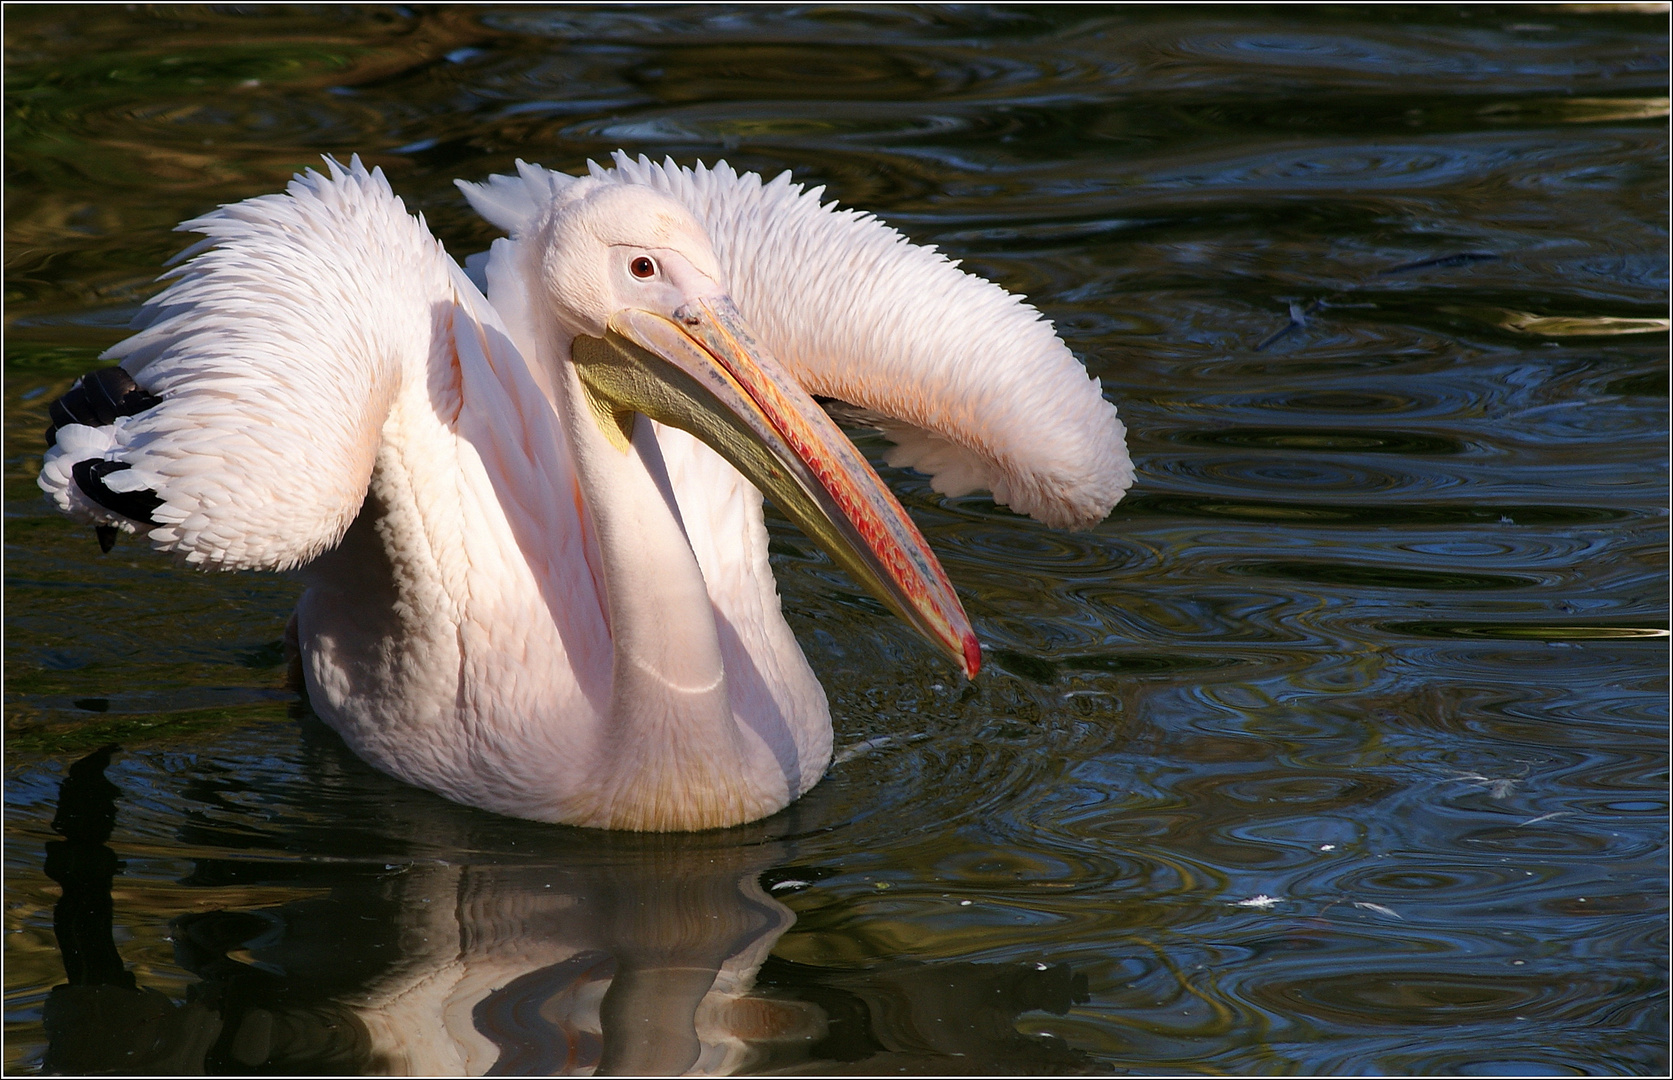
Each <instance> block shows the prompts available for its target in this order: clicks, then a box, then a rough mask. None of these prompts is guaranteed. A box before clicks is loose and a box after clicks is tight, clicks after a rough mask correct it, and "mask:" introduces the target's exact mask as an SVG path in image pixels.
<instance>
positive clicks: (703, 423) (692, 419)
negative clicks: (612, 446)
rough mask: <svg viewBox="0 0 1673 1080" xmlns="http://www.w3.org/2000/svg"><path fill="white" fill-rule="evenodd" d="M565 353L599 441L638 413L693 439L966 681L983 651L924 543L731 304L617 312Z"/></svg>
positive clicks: (721, 300)
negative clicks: (595, 417)
mask: <svg viewBox="0 0 1673 1080" xmlns="http://www.w3.org/2000/svg"><path fill="white" fill-rule="evenodd" d="M570 353H571V359H572V360H573V362H574V363H575V366H576V369H577V371H578V373H579V374H580V377H581V382H582V384H583V385H584V386H585V387H586V388H587V392H588V393H589V395H592V397H593V402H592V403H593V407H594V411H595V412H596V413H598V414H599V421H600V424H601V426H603V427H604V428H605V430H606V434H610V433H611V428H613V427H614V428H618V429H619V430H618V431H617V432H616V434H617V435H618V436H619V435H620V434H621V433H623V432H626V431H630V430H631V424H630V423H628V421H630V420H631V416H624V415H623V414H631V413H635V412H637V413H643V414H645V415H646V416H649V417H650V418H651V419H653V420H658V421H660V422H662V423H664V424H669V425H672V426H673V427H677V428H681V429H683V430H685V431H689V432H690V433H691V434H693V435H695V436H697V437H698V438H699V439H702V440H703V441H704V442H705V443H707V444H708V445H709V446H711V447H713V448H714V449H715V451H716V452H718V453H719V454H720V455H721V456H722V457H724V458H725V459H726V460H727V461H729V462H731V463H732V466H733V467H734V468H736V469H737V470H738V471H739V472H741V473H743V474H744V476H746V477H748V478H749V481H750V482H751V483H753V484H754V485H755V486H756V487H758V488H760V489H761V491H762V492H763V493H764V494H765V495H766V496H767V497H768V498H770V499H772V500H773V503H774V505H776V506H777V507H778V508H779V509H780V510H781V511H783V513H784V514H785V516H786V517H788V518H790V520H791V521H794V522H795V523H796V524H797V525H798V526H799V527H800V528H801V529H802V531H803V532H805V533H807V534H808V535H809V536H811V537H813V538H814V539H815V540H817V541H818V542H819V544H820V545H821V546H822V547H824V549H825V550H826V551H828V552H830V555H831V557H832V558H833V559H835V560H836V562H837V565H839V566H841V567H842V568H843V569H844V570H846V571H848V573H849V574H850V575H851V576H852V577H853V578H854V579H855V580H856V581H858V582H859V583H860V584H862V585H864V586H865V587H866V589H867V590H869V591H870V592H871V594H872V595H873V596H876V597H877V598H878V599H880V600H882V601H883V602H884V603H885V604H887V605H889V607H890V608H891V609H893V610H894V612H895V613H896V614H897V615H899V616H900V617H901V618H903V619H905V620H906V621H907V622H908V623H910V624H912V625H913V626H914V627H916V628H917V629H918V632H919V633H921V634H923V635H924V636H925V637H926V638H928V639H929V640H930V641H932V642H934V643H935V644H936V645H937V646H939V647H940V648H941V649H942V650H943V651H944V652H946V653H947V654H948V655H949V656H951V657H952V658H953V660H954V662H956V663H957V664H958V665H959V667H960V668H962V669H963V671H964V673H965V675H967V676H969V677H971V678H974V677H975V675H976V672H977V670H978V669H979V668H980V667H981V666H982V650H981V646H980V645H978V644H977V642H976V635H975V633H973V632H972V631H971V629H970V620H969V618H968V617H967V616H966V615H965V614H964V607H963V606H962V605H961V604H960V603H959V600H958V596H957V595H956V594H955V593H954V592H953V587H952V585H951V584H950V583H949V582H948V581H947V574H946V572H945V571H944V570H942V569H941V563H940V562H939V561H938V560H937V559H936V557H935V553H934V552H932V551H930V549H929V544H928V543H927V542H926V541H925V540H924V537H923V534H922V533H920V532H919V531H918V528H917V526H916V525H913V524H912V519H911V518H909V517H907V516H906V511H905V510H904V509H903V508H902V507H901V505H900V503H898V502H896V501H895V497H894V496H893V495H892V494H890V492H889V489H888V488H887V487H885V486H884V484H883V481H882V480H881V479H880V478H879V477H878V475H877V473H876V472H875V471H874V470H873V469H872V467H871V465H870V464H869V463H867V461H866V459H865V458H864V457H862V456H861V455H860V452H859V451H858V450H856V449H855V448H854V444H853V443H851V442H849V441H848V437H847V436H845V435H844V434H843V433H842V431H841V430H840V429H839V428H838V427H837V426H836V424H834V423H832V421H831V418H830V417H828V416H826V415H825V411H824V410H823V409H821V408H820V407H819V406H818V404H817V403H816V402H815V401H814V400H813V398H811V397H809V396H808V393H807V391H805V390H803V389H802V388H801V387H800V386H799V385H797V383H796V381H795V380H794V379H792V378H791V377H790V375H789V373H788V372H786V371H785V370H784V367H783V366H782V365H781V364H779V362H778V361H777V360H776V359H774V358H773V356H772V355H771V354H770V353H768V352H767V350H766V349H764V348H762V347H761V345H760V343H759V342H757V341H756V340H755V336H754V335H753V334H752V333H751V332H750V330H749V327H748V326H747V325H746V324H745V323H744V320H743V317H742V316H741V315H739V314H738V309H737V308H736V307H735V306H733V304H732V301H731V300H729V299H727V298H725V297H710V298H706V299H702V300H694V301H692V302H691V303H689V304H687V305H686V306H685V307H682V308H681V309H680V310H678V311H676V312H675V313H674V318H672V319H669V318H668V317H666V316H663V315H658V314H655V313H653V312H649V311H642V310H637V309H630V310H626V311H621V312H618V313H617V314H616V315H614V316H612V317H611V319H610V325H609V330H608V332H607V333H606V335H605V336H604V337H603V338H590V337H579V338H576V339H575V343H574V344H573V346H571V350H570Z"/></svg>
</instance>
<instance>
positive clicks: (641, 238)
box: [531, 179, 726, 338]
mask: <svg viewBox="0 0 1673 1080" xmlns="http://www.w3.org/2000/svg"><path fill="white" fill-rule="evenodd" d="M531 239H532V240H533V242H534V243H533V250H534V252H535V253H536V256H535V257H536V259H537V260H538V263H537V266H536V267H535V268H534V269H535V270H536V273H537V275H538V278H537V280H538V281H539V282H540V286H541V287H542V288H543V290H544V293H545V296H546V297H547V298H548V301H549V303H550V304H551V313H552V315H553V316H554V317H555V318H556V320H557V321H558V323H559V325H561V326H562V327H563V328H564V329H565V330H567V331H569V332H571V333H573V334H575V335H577V336H586V337H595V338H601V337H603V336H604V335H605V333H606V332H607V330H608V328H609V323H610V319H611V317H612V316H614V315H617V314H618V313H621V312H625V311H648V312H652V313H655V314H657V315H660V316H662V317H663V318H667V319H673V318H675V317H676V313H677V312H679V311H680V309H682V308H684V307H686V306H687V305H688V304H691V303H693V302H695V301H698V300H703V299H711V298H717V297H724V296H725V295H726V282H725V277H724V275H723V274H722V272H721V269H720V263H719V261H718V260H717V259H716V258H715V253H714V248H713V247H712V246H711V245H710V243H709V236H708V233H707V232H706V231H705V230H704V229H703V226H702V225H701V224H699V223H698V221H697V219H696V218H694V217H693V216H692V215H691V211H689V210H687V209H686V208H685V207H684V206H682V205H680V204H679V203H678V202H675V201H674V200H673V199H672V198H670V197H669V196H667V195H664V194H663V193H662V192H660V191H656V190H654V189H652V188H648V187H644V186H641V185H629V184H603V183H599V182H598V181H596V180H592V179H585V180H581V181H578V182H577V183H575V184H573V185H571V186H570V187H569V188H568V189H566V190H565V191H564V192H563V193H562V197H560V198H559V199H556V200H554V201H553V203H552V205H551V208H550V209H549V211H548V213H547V215H546V217H545V218H544V220H542V221H541V222H540V224H539V225H538V226H537V228H536V231H535V233H534V235H533V236H532V237H531Z"/></svg>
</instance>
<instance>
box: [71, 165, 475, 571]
mask: <svg viewBox="0 0 1673 1080" xmlns="http://www.w3.org/2000/svg"><path fill="white" fill-rule="evenodd" d="M327 168H328V173H329V175H327V176H321V175H320V174H319V173H316V172H314V171H312V170H309V171H308V172H307V173H306V174H304V175H301V176H298V177H297V178H296V179H295V180H293V181H292V182H291V184H290V186H289V187H288V189H287V190H286V193H285V194H282V195H267V196H262V197H260V198H255V199H248V200H245V201H244V202H239V203H234V204H231V205H228V206H223V207H221V208H220V209H218V210H215V211H213V212H212V213H209V214H205V215H204V216H202V217H199V218H196V219H194V220H192V221H188V222H185V223H184V224H182V225H181V226H180V229H181V230H184V231H191V232H197V233H201V234H203V236H204V239H203V240H202V241H200V242H199V243H197V244H196V245H194V246H193V247H191V248H189V249H188V250H187V251H186V252H184V253H183V254H182V255H181V256H180V258H181V259H183V260H189V261H186V262H185V263H184V265H182V266H181V267H179V268H178V269H176V270H174V271H171V273H170V275H169V276H172V277H173V278H175V281H174V282H173V284H171V285H170V286H169V287H168V288H167V289H165V290H164V291H163V292H162V293H161V294H159V295H158V296H156V297H155V298H153V299H152V300H151V301H150V302H148V303H147V304H146V305H145V306H144V307H143V308H142V309H141V310H140V313H139V315H138V316H137V317H136V319H135V321H134V328H135V329H136V330H137V331H138V332H137V333H135V334H134V335H133V336H132V337H129V338H127V339H126V340H125V341H123V342H121V343H120V344H118V345H116V346H115V347H113V348H111V349H110V350H109V351H107V352H106V353H105V354H104V357H103V358H104V359H110V360H120V361H121V370H120V371H116V370H114V369H111V370H108V371H107V372H106V373H102V374H101V373H94V374H93V375H90V376H87V377H84V378H83V380H81V382H80V383H78V385H77V388H76V390H74V391H72V393H71V394H68V395H66V396H65V398H64V399H63V402H62V403H61V405H62V406H63V407H61V408H56V409H55V411H54V419H55V421H58V423H57V424H56V425H55V429H54V430H53V431H52V432H51V433H50V434H49V440H50V441H52V442H53V443H54V445H52V446H51V447H50V449H49V450H48V452H47V454H46V457H45V460H44V462H43V464H42V468H41V477H40V484H41V487H42V488H43V489H44V490H45V491H46V492H47V494H48V496H49V497H50V498H51V499H52V500H53V501H54V502H55V503H56V504H57V506H58V507H59V509H61V510H63V511H64V512H66V513H68V514H70V515H71V516H73V517H76V518H78V519H80V520H84V521H90V522H93V523H95V524H98V525H100V526H104V527H106V528H109V527H115V528H120V529H122V530H125V531H128V532H138V533H141V534H143V535H145V536H146V537H147V538H148V539H149V540H150V541H151V543H152V545H153V546H154V547H156V548H158V549H160V550H163V551H170V552H174V553H175V554H177V555H178V556H179V557H180V558H182V559H183V560H184V561H186V562H188V563H191V564H195V565H199V566H203V567H214V568H221V569H229V570H230V569H250V568H264V569H285V568H289V567H293V566H297V565H300V564H303V563H306V562H309V561H310V560H312V559H313V558H315V557H316V556H318V555H319V554H321V553H322V552H324V551H326V550H328V549H330V548H331V547H333V546H335V545H336V544H337V543H338V541H339V540H340V539H341V538H342V536H343V533H344V531H345V530H346V529H347V528H348V526H349V524H350V522H352V521H353V520H354V517H355V515H356V514H357V513H358V512H359V510H360V506H361V503H362V501H363V500H364V498H365V496H366V489H367V483H368V481H369V479H370V477H371V474H372V468H373V465H374V461H375V458H376V455H377V452H378V448H379V445H380V442H381V432H382V428H383V425H384V422H385V419H386V417H387V416H388V414H389V411H390V406H391V402H392V401H393V400H394V398H395V395H396V394H398V393H399V392H400V391H401V388H402V386H403V385H404V384H409V383H410V382H411V380H413V379H418V380H420V385H422V384H423V380H425V379H427V378H429V371H430V369H431V363H430V362H431V360H432V358H433V354H434V353H435V351H436V350H437V348H438V347H441V346H443V345H445V344H446V343H447V341H448V339H449V338H450V335H451V333H452V330H453V321H454V316H455V312H456V309H457V307H458V289H459V287H460V286H461V285H462V286H463V288H464V289H468V290H470V291H471V292H473V293H474V291H475V290H474V288H473V287H472V286H470V285H469V284H468V283H467V282H465V281H464V278H463V275H461V274H460V273H459V271H458V269H457V267H455V266H454V264H453V262H452V260H451V259H449V258H448V257H447V255H446V254H445V253H444V252H443V251H442V250H441V247H440V245H439V244H438V243H437V241H436V240H435V238H434V237H432V236H431V235H430V233H429V230H428V229H427V228H426V227H425V225H424V222H423V219H422V218H417V219H415V218H413V217H412V216H410V215H408V214H407V212H406V209H405V207H404V206H403V205H402V203H401V200H400V199H398V198H396V197H395V195H394V194H393V192H391V191H390V189H389V185H388V183H387V182H386V181H385V180H384V177H383V174H382V172H381V170H373V171H371V172H368V171H367V170H366V169H365V168H364V167H363V166H362V165H361V163H360V160H359V158H355V159H354V160H353V161H352V162H351V163H350V165H349V167H348V168H347V169H344V168H342V167H341V166H339V165H338V164H337V163H336V162H334V161H329V160H328V163H327ZM482 306H483V307H486V303H485V302H484V303H483V305H482ZM452 392H453V395H454V397H455V398H457V395H458V390H457V388H454V389H453V391H452ZM124 394H125V396H123V395H124ZM78 395H79V396H78ZM113 396H115V397H116V398H117V399H118V400H117V401H116V407H115V408H108V407H107V408H103V409H100V408H98V407H97V406H99V405H101V404H102V403H103V402H104V401H105V399H108V398H111V397H113ZM66 421H67V422H66Z"/></svg>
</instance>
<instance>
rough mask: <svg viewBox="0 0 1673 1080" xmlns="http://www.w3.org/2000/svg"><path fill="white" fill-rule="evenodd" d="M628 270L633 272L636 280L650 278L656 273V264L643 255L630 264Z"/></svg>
mask: <svg viewBox="0 0 1673 1080" xmlns="http://www.w3.org/2000/svg"><path fill="white" fill-rule="evenodd" d="M627 268H628V269H629V270H631V271H633V276H634V277H636V278H648V277H650V276H652V275H653V274H655V273H656V263H654V262H652V261H651V260H649V259H647V258H645V257H644V256H643V255H641V256H639V257H638V258H637V259H634V260H633V261H632V262H630V263H628V264H627Z"/></svg>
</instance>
